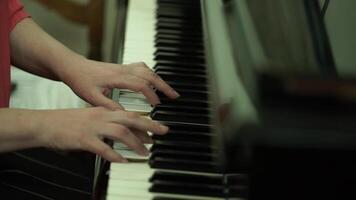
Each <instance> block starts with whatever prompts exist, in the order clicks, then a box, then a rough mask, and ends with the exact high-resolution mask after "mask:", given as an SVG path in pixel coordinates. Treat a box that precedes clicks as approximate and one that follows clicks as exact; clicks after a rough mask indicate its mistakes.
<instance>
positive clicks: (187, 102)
mask: <svg viewBox="0 0 356 200" xmlns="http://www.w3.org/2000/svg"><path fill="white" fill-rule="evenodd" d="M160 101H161V104H164V105H170V106H185V105H189V106H192V107H202V108H206V107H207V106H209V105H210V102H209V101H200V100H192V99H189V98H178V99H175V100H172V99H169V98H167V97H163V98H161V99H160Z"/></svg>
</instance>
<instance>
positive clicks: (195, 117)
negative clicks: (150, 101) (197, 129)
mask: <svg viewBox="0 0 356 200" xmlns="http://www.w3.org/2000/svg"><path fill="white" fill-rule="evenodd" d="M151 118H152V119H154V120H157V121H168V122H172V121H173V122H181V123H193V124H209V122H210V116H208V115H201V114H193V113H180V112H170V111H155V112H152V113H151Z"/></svg>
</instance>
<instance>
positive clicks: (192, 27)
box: [155, 18, 202, 31]
mask: <svg viewBox="0 0 356 200" xmlns="http://www.w3.org/2000/svg"><path fill="white" fill-rule="evenodd" d="M165 19H169V18H165ZM155 26H156V29H157V30H161V29H170V30H183V31H187V30H189V31H201V30H202V27H201V25H200V26H199V25H198V23H197V24H192V23H182V22H172V20H158V21H157V22H156V25H155Z"/></svg>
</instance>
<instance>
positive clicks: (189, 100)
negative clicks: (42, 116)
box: [96, 0, 356, 200]
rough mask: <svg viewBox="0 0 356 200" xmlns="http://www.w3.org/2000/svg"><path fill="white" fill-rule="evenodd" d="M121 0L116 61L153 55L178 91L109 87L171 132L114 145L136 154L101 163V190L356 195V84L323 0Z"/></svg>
mask: <svg viewBox="0 0 356 200" xmlns="http://www.w3.org/2000/svg"><path fill="white" fill-rule="evenodd" d="M120 2H121V3H122V5H123V7H124V8H125V10H124V12H121V13H122V15H124V16H121V17H124V19H126V21H125V23H123V24H126V26H123V27H121V28H119V30H121V33H119V34H118V36H119V37H120V38H125V40H124V41H121V42H120V41H118V44H119V45H118V46H119V47H118V48H119V50H118V59H117V62H119V63H121V62H123V63H130V62H136V61H141V60H142V61H144V62H146V63H147V65H148V66H151V67H152V70H154V71H155V72H156V73H157V74H158V75H160V76H161V77H162V78H163V79H164V80H165V81H167V82H168V83H169V84H170V85H171V86H172V87H173V88H175V89H176V90H177V91H178V92H179V93H180V94H181V97H180V98H179V99H178V100H175V101H172V100H169V99H166V98H165V97H164V95H161V94H158V95H159V96H160V97H161V102H162V104H160V105H158V106H156V107H154V108H152V107H151V106H150V105H149V104H148V103H147V102H146V101H145V99H144V97H143V96H142V95H141V94H137V93H133V92H131V91H127V90H121V91H118V90H116V91H114V93H113V99H115V100H116V101H118V102H120V103H121V104H122V105H123V106H124V107H125V108H126V110H129V111H135V112H140V113H142V114H149V117H151V118H152V119H153V120H157V121H160V122H162V123H164V124H166V125H168V126H169V127H170V131H169V133H168V134H167V135H165V136H153V140H154V144H153V145H152V147H151V155H150V156H149V158H146V157H140V156H137V155H135V154H133V153H132V152H130V150H128V149H126V147H125V146H123V145H122V144H120V143H118V142H115V143H114V144H113V147H114V148H115V149H116V150H117V151H118V152H120V153H122V154H124V155H125V156H126V157H128V158H130V159H131V160H132V161H133V162H131V163H129V164H117V163H105V162H104V163H99V164H98V169H99V170H100V173H98V178H97V183H98V184H97V188H96V190H98V191H101V192H103V191H104V195H103V198H104V199H108V200H114V199H125V200H126V199H157V200H158V199H159V200H165V199H188V200H191V199H204V200H205V199H262V198H263V199H301V198H303V199H312V198H314V199H320V198H330V197H341V196H343V195H345V194H347V195H353V196H356V195H355V194H353V192H352V189H350V188H352V186H355V184H356V175H355V174H354V173H352V171H353V170H352V168H353V167H354V163H355V162H354V159H353V157H354V156H353V155H354V154H353V153H354V146H356V145H355V144H356V141H355V139H356V137H354V136H353V134H352V133H353V132H354V131H356V129H355V128H353V127H352V124H353V121H354V120H355V119H356V114H354V113H356V112H355V111H356V109H355V108H356V107H355V101H354V95H353V92H352V90H353V89H354V88H355V87H354V84H353V80H352V79H350V77H339V75H338V68H337V67H338V66H336V65H335V63H334V58H333V52H332V51H333V50H332V49H331V47H330V44H329V37H328V34H327V31H326V29H325V26H324V22H323V19H322V15H321V11H320V5H319V1H317V0H273V1H272V2H271V1H270V0H144V1H142V0H129V1H127V0H122V1H120ZM126 8H127V9H126ZM120 20H122V19H120ZM120 44H121V45H120ZM346 78H347V79H346ZM351 78H352V77H351ZM310 85H312V87H311V86H310ZM350 111H351V112H352V113H349V112H350ZM325 166H329V169H328V170H326V169H325ZM326 173H327V176H326ZM106 175H107V176H106ZM102 180H104V183H107V185H105V184H104V186H103V185H101V184H100V183H102ZM325 191H328V193H326V192H325ZM98 194H102V193H100V192H98ZM99 196H100V195H99Z"/></svg>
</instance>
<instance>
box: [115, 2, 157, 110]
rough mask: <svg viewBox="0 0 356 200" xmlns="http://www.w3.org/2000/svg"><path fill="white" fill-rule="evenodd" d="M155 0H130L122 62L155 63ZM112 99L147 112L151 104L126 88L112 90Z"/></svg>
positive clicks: (128, 108)
mask: <svg viewBox="0 0 356 200" xmlns="http://www.w3.org/2000/svg"><path fill="white" fill-rule="evenodd" d="M155 23H156V0H144V1H142V0H130V1H129V5H128V12H127V21H126V29H125V42H124V54H123V63H124V64H129V63H135V62H145V63H146V65H147V66H148V67H150V68H151V69H152V67H153V66H154V65H155V61H154V52H155V42H154V38H155V33H156V31H155ZM113 99H114V100H115V101H117V102H119V103H120V104H121V105H122V106H123V107H124V108H125V109H126V110H128V111H133V112H139V113H149V112H150V111H151V110H152V106H151V105H150V104H149V103H148V102H147V101H146V98H145V97H144V96H143V95H142V94H137V93H136V94H133V92H132V91H128V90H114V94H113Z"/></svg>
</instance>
